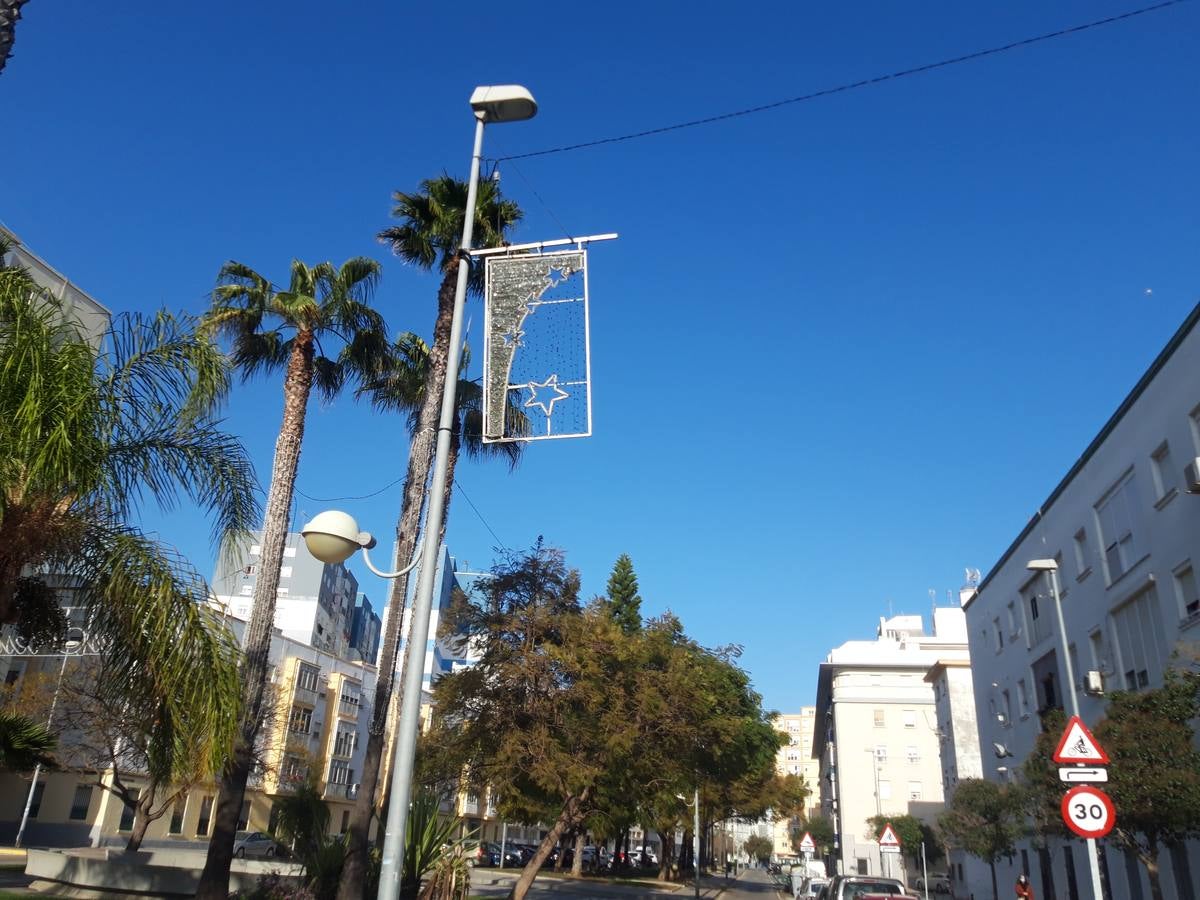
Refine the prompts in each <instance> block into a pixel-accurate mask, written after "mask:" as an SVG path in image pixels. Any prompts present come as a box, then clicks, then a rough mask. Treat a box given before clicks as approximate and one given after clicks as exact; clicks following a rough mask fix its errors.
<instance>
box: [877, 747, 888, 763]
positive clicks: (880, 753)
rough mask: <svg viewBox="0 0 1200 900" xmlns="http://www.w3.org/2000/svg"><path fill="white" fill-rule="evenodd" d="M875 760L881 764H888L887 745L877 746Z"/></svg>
mask: <svg viewBox="0 0 1200 900" xmlns="http://www.w3.org/2000/svg"><path fill="white" fill-rule="evenodd" d="M875 759H876V760H878V761H879V762H887V744H876V745H875Z"/></svg>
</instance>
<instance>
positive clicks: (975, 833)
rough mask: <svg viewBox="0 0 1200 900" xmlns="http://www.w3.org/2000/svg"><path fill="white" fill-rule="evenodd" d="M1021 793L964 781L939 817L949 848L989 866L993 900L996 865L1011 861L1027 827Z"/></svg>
mask: <svg viewBox="0 0 1200 900" xmlns="http://www.w3.org/2000/svg"><path fill="white" fill-rule="evenodd" d="M1023 820H1024V815H1023V809H1022V797H1021V794H1020V791H1019V790H1017V789H1016V788H1015V787H1013V786H1012V785H1007V784H1006V785H1001V784H996V783H995V782H994V781H987V780H985V779H983V778H964V779H963V780H962V781H960V782H959V783H958V785H957V786H956V787H955V788H954V794H953V796H952V797H951V798H950V805H949V806H948V807H947V808H946V810H945V812H943V813H942V814H941V815H940V816H939V817H938V830H939V831H940V832H941V835H942V838H943V840H944V841H945V843H946V845H947V846H948V847H957V848H960V849H962V850H965V851H966V852H967V853H970V854H971V855H972V856H975V857H978V858H979V859H981V860H983V861H984V862H986V863H987V864H988V866H989V867H990V868H991V872H992V900H998V897H997V889H996V863H997V861H999V860H1000V859H1001V857H1008V858H1011V857H1012V855H1013V853H1014V851H1015V844H1016V841H1017V839H1018V838H1019V837H1020V836H1021V834H1022V831H1023V828H1024V821H1023Z"/></svg>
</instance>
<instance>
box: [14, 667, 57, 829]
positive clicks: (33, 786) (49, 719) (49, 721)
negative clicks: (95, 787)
mask: <svg viewBox="0 0 1200 900" xmlns="http://www.w3.org/2000/svg"><path fill="white" fill-rule="evenodd" d="M70 657H71V654H70V653H69V652H67V653H63V658H62V666H60V667H59V670H58V682H57V683H56V684H55V685H54V697H53V699H51V701H50V714H49V715H48V716H46V728H47V729H49V728H50V727H51V726H52V725H53V724H54V710H55V707H57V706H58V693H59V691H61V690H62V684H63V676H64V675H66V674H67V660H68V659H70ZM41 774H42V764H41V763H38V764H37V765H36V766H34V767H33V781H31V782H29V793H28V794H27V795H26V796H25V810H24V811H23V812H22V813H21V825H20V827H19V828H18V829H17V837H16V840H14V841H13V846H14V847H20V846H21V839H22V838H24V837H25V826H26V825H27V824H29V810H30V809H31V808H32V807H33V795H34V793H35V792H36V791H37V786H38V777H39V776H40V775H41Z"/></svg>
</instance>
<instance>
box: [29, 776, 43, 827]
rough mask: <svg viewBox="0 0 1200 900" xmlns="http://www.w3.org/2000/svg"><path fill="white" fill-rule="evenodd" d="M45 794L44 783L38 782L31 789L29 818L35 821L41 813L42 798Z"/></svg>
mask: <svg viewBox="0 0 1200 900" xmlns="http://www.w3.org/2000/svg"><path fill="white" fill-rule="evenodd" d="M45 793H46V782H44V781H39V782H38V783H37V786H36V787H34V789H33V802H31V803H30V804H29V818H31V819H36V818H37V817H38V813H39V812H41V811H42V796H43V795H44V794H45Z"/></svg>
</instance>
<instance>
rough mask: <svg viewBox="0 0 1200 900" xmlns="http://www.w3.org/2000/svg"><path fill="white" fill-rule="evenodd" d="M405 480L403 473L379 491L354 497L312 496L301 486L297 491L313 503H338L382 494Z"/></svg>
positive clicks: (366, 498)
mask: <svg viewBox="0 0 1200 900" xmlns="http://www.w3.org/2000/svg"><path fill="white" fill-rule="evenodd" d="M403 480H404V476H403V475H401V476H400V477H399V478H397V479H396V480H395V481H389V482H388V483H387V484H385V485H384V486H383V487H381V488H380V489H379V490H377V491H371V493H369V494H357V495H355V496H353V497H310V496H309V495H308V494H306V493H304V491H302V490H300V488H296V493H297V494H299V495H300V496H301V497H303V498H304V499H305V500H311V501H312V502H313V503H337V502H338V501H339V500H369V499H371V498H372V497H378V496H379V495H380V494H382V493H383V492H384V491H386V490H387V489H388V488H391V487H395V486H396V485H398V484H399V483H400V482H402V481H403Z"/></svg>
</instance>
